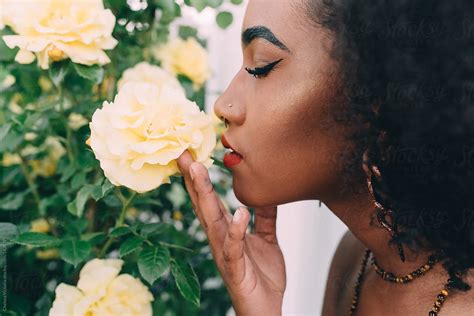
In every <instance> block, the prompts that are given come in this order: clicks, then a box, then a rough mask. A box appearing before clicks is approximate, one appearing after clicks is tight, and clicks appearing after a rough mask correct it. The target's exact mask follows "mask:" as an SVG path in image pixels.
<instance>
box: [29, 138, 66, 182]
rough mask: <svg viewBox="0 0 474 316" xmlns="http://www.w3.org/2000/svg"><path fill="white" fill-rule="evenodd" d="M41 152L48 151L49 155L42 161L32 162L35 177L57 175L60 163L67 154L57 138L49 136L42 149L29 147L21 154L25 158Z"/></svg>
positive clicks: (35, 160)
mask: <svg viewBox="0 0 474 316" xmlns="http://www.w3.org/2000/svg"><path fill="white" fill-rule="evenodd" d="M40 151H46V152H47V155H46V156H45V157H44V158H43V159H41V160H38V159H34V160H31V161H30V165H31V169H32V171H33V176H38V175H39V176H42V177H51V176H52V175H54V174H55V173H56V169H57V165H58V161H59V159H60V158H61V157H62V156H63V155H64V154H65V153H66V150H65V149H64V147H63V145H61V142H60V141H59V139H58V138H57V137H54V136H48V137H47V138H46V140H45V142H44V144H43V145H42V146H41V149H39V148H36V147H34V146H32V145H28V146H26V147H25V148H24V149H23V150H22V152H21V154H22V155H23V156H26V155H27V154H28V155H33V154H36V153H38V152H40Z"/></svg>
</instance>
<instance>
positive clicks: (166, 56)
mask: <svg viewBox="0 0 474 316" xmlns="http://www.w3.org/2000/svg"><path fill="white" fill-rule="evenodd" d="M154 55H155V57H156V58H157V59H159V60H160V61H161V64H162V66H163V68H164V69H165V70H167V71H169V72H171V73H172V74H174V75H179V74H182V75H185V76H186V77H188V78H189V79H191V80H192V81H193V83H194V85H193V86H194V89H199V88H200V87H202V86H203V85H204V83H205V82H206V80H207V79H208V78H209V77H210V75H211V70H210V66H209V57H208V54H207V51H206V50H205V49H204V47H202V46H201V44H199V42H198V41H197V40H196V39H195V38H193V37H189V38H188V39H186V40H183V39H181V38H179V37H177V38H175V39H173V40H171V41H170V42H168V43H166V44H165V45H163V46H160V47H157V48H156V49H155V50H154Z"/></svg>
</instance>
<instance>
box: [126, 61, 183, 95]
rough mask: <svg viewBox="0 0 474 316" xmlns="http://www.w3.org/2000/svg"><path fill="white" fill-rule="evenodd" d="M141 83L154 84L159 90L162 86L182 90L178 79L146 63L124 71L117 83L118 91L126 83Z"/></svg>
mask: <svg viewBox="0 0 474 316" xmlns="http://www.w3.org/2000/svg"><path fill="white" fill-rule="evenodd" d="M132 81H141V82H147V83H151V84H154V85H156V86H158V88H161V86H162V85H165V84H166V85H169V86H172V87H173V88H176V89H177V90H179V91H183V93H184V89H183V87H182V86H181V84H180V83H179V81H178V79H176V78H175V77H173V76H172V75H171V74H170V73H169V72H167V71H165V70H163V69H162V68H160V67H158V66H155V65H151V64H149V63H147V62H141V63H138V64H137V65H135V66H134V67H132V68H129V69H127V70H125V71H124V72H123V74H122V78H121V79H120V80H119V82H118V88H119V90H120V89H121V88H122V87H123V86H124V85H125V84H126V83H128V82H132Z"/></svg>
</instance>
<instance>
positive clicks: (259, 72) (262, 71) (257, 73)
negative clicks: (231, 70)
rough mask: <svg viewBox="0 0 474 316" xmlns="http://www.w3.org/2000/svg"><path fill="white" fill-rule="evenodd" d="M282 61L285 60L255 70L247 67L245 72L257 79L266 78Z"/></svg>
mask: <svg viewBox="0 0 474 316" xmlns="http://www.w3.org/2000/svg"><path fill="white" fill-rule="evenodd" d="M282 60H283V58H281V59H279V60H276V61H274V62H271V63H269V64H268V65H265V66H263V67H257V68H254V69H251V68H248V67H245V70H246V71H247V72H248V73H249V74H251V75H253V76H254V77H255V78H262V77H266V76H267V75H268V74H269V73H270V71H272V70H273V69H274V67H275V66H276V65H277V64H278V63H279V62H280V61H282Z"/></svg>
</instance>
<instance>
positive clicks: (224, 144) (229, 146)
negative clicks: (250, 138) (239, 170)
mask: <svg viewBox="0 0 474 316" xmlns="http://www.w3.org/2000/svg"><path fill="white" fill-rule="evenodd" d="M221 143H222V145H223V146H224V147H225V148H228V149H232V150H233V151H234V153H236V154H239V155H240V153H239V152H237V150H235V149H234V148H233V147H232V146H231V145H230V144H229V142H228V141H227V139H226V138H225V136H224V134H222V136H221ZM240 156H242V155H240Z"/></svg>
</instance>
